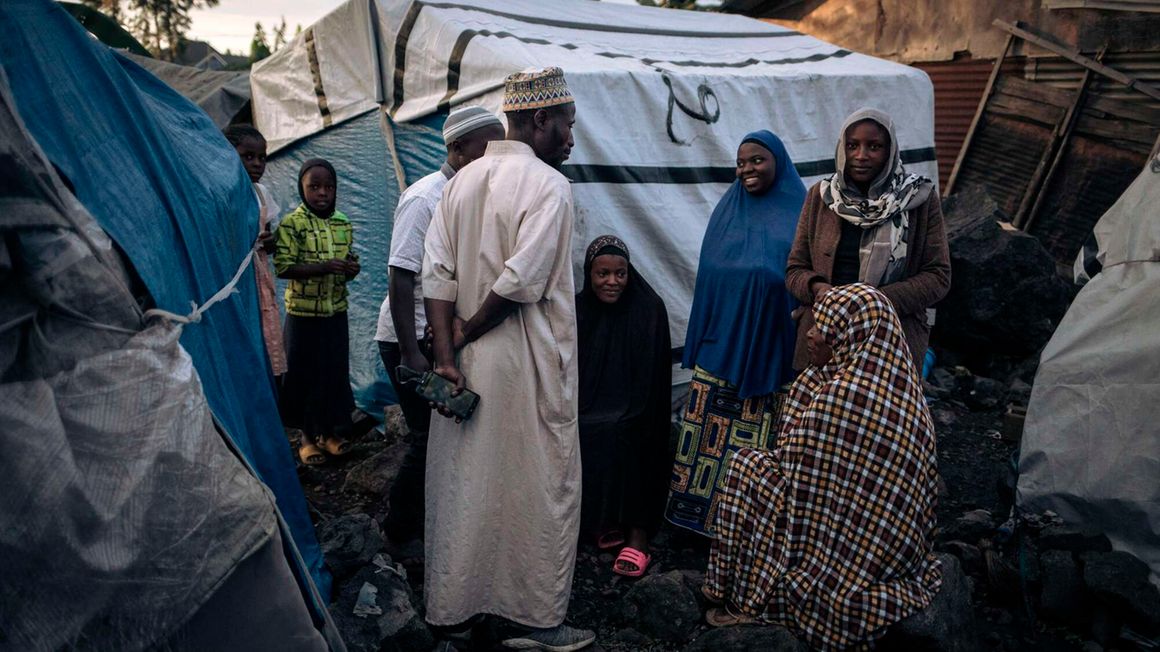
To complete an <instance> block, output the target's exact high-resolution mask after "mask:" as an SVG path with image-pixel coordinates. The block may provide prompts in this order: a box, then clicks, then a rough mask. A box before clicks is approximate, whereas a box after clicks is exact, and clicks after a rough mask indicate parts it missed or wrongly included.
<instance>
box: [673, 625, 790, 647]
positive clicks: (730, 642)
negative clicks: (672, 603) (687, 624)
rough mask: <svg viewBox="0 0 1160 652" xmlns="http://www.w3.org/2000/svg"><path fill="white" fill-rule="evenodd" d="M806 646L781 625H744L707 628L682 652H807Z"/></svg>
mask: <svg viewBox="0 0 1160 652" xmlns="http://www.w3.org/2000/svg"><path fill="white" fill-rule="evenodd" d="M809 649H810V648H809V646H808V645H806V644H805V643H804V642H803V641H801V640H799V639H797V638H796V637H795V636H794V635H793V634H791V633H790V631H789V630H788V629H786V628H784V627H777V626H774V625H764V626H759V625H747V626H744V627H721V628H717V629H710V630H709V631H707V632H705V633H704V634H702V635H700V636H698V637H697V639H696V640H695V641H693V642H692V643H690V644H689V645H688V646H687V647H686V648H685V652H724V651H725V650H728V651H729V652H809Z"/></svg>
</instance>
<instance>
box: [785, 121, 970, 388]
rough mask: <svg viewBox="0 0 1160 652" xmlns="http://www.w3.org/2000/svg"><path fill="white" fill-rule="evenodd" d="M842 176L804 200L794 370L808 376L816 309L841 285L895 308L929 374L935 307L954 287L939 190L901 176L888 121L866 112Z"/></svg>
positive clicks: (845, 128) (795, 288) (794, 256)
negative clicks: (878, 296)
mask: <svg viewBox="0 0 1160 652" xmlns="http://www.w3.org/2000/svg"><path fill="white" fill-rule="evenodd" d="M834 164H835V168H836V172H834V175H833V176H832V177H830V178H829V179H825V180H823V181H819V182H818V183H817V184H815V185H814V186H813V187H812V188H810V190H809V193H808V194H807V195H806V203H805V206H803V207H802V214H801V218H800V219H799V220H798V226H797V234H796V235H795V236H794V243H793V248H792V249H791V250H790V253H789V264H788V267H787V269H786V286H787V287H788V288H789V291H790V293H791V294H793V295H794V296H795V297H797V299H798V300H799V301H801V302H802V304H804V305H803V307H802V308H799V309H798V310H797V311H796V312H797V313H798V316H799V322H798V329H797V346H796V348H795V351H794V363H793V364H794V369H799V370H800V369H804V368H805V367H806V365H807V363H808V361H807V359H806V333H807V332H809V330H810V327H812V326H813V321H814V319H813V313H812V310H810V308H809V306H810V305H812V304H813V303H814V299H815V297H821V296H822V295H823V294H825V292H826V290H829V289H830V287H832V286H835V285H848V284H850V283H858V282H862V283H868V284H870V285H873V286H875V287H877V288H879V289H880V290H881V291H882V293H883V294H885V295H886V296H887V297H888V298H889V299H890V301H891V303H893V304H894V310H895V312H897V313H898V318H899V321H900V322H901V323H902V330H903V334H904V335H905V337H906V342H907V344H908V345H909V348H910V354H911V359H912V362H913V363H914V368H915V371H916V373H920V372H921V370H922V361H923V357H924V356H925V355H926V348H927V342H928V340H929V338H930V327H931V325H932V324H933V323H934V311H933V309H931V306H933V305H934V304H935V303H936V302H938V301H939V300H940V299H942V298H943V297H944V296H946V293H947V291H948V290H949V289H950V287H951V264H950V252H949V250H948V249H947V239H946V231H945V229H944V227H943V218H942V208H941V206H940V203H939V197H938V191H936V190H935V189H934V184H933V183H932V182H931V181H930V180H929V179H926V178H924V177H921V176H919V175H916V174H908V173H907V172H906V171H905V170H904V169H903V167H902V159H901V155H900V152H899V146H898V138H897V136H896V134H895V132H894V124H893V123H892V122H891V120H890V118H889V116H887V115H886V114H884V113H882V112H881V111H876V110H874V109H861V110H859V111H856V112H854V113H853V114H852V115H851V116H850V117H849V118H846V122H845V124H843V125H842V133H841V138H840V140H839V141H838V149H837V155H836V159H835V161H834Z"/></svg>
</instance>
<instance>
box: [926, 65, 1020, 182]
mask: <svg viewBox="0 0 1160 652" xmlns="http://www.w3.org/2000/svg"><path fill="white" fill-rule="evenodd" d="M1022 65H1023V62H1022V58H1018V59H1016V58H1014V57H1010V58H1008V59H1007V61H1005V62H1004V64H1003V69H1004V72H1011V71H1015V70H1018V69H1020V68H1021V67H1022ZM994 66H995V61H994V59H969V58H968V59H959V60H956V61H933V62H924V63H916V64H914V67H916V68H918V69H920V70H922V71H923V72H925V73H926V74H927V75H929V76H930V81H931V83H932V84H933V85H934V147H935V153H936V155H937V157H938V175H939V187H946V183H947V178H948V177H950V174H951V169H952V168H954V165H955V159H956V158H957V157H958V155H959V150H960V149H962V146H963V140H964V139H965V138H966V136H967V130H968V129H970V127H971V119H972V118H974V116H975V110H976V109H977V108H978V106H979V100H981V99H982V98H983V90H984V89H986V87H987V79H988V78H989V77H990V76H991V69H992V68H993V67H994Z"/></svg>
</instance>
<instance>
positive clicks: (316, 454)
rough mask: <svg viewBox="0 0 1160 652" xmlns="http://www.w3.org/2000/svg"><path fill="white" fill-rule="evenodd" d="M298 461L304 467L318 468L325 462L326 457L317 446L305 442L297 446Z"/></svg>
mask: <svg viewBox="0 0 1160 652" xmlns="http://www.w3.org/2000/svg"><path fill="white" fill-rule="evenodd" d="M298 459H299V460H301V461H302V463H303V464H305V465H306V466H318V465H319V464H323V463H325V462H326V456H325V455H323V454H322V451H320V450H319V449H318V446H315V445H314V444H312V443H311V442H308V441H305V440H304V441H303V442H302V443H301V444H300V445H299V446H298Z"/></svg>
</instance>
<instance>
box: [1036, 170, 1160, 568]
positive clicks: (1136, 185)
mask: <svg viewBox="0 0 1160 652" xmlns="http://www.w3.org/2000/svg"><path fill="white" fill-rule="evenodd" d="M1157 206H1160V160H1155V159H1154V160H1153V161H1152V162H1151V163H1150V164H1149V165H1148V166H1147V167H1146V168H1145V169H1144V171H1143V172H1142V173H1140V176H1139V177H1137V178H1136V181H1135V182H1133V183H1132V185H1131V186H1129V187H1128V189H1127V190H1126V191H1125V192H1124V194H1123V196H1121V197H1120V199H1119V201H1117V202H1116V203H1115V204H1114V205H1113V206H1112V207H1111V208H1110V209H1108V212H1107V213H1105V214H1104V216H1103V217H1102V218H1100V221H1099V223H1098V224H1096V228H1095V239H1096V243H1097V246H1098V250H1099V252H1098V254H1097V255H1096V258H1097V259H1098V260H1099V262H1100V263H1101V264H1102V265H1103V269H1102V270H1101V271H1100V272H1099V273H1098V274H1096V275H1095V276H1093V277H1092V279H1091V280H1090V281H1089V282H1088V283H1087V285H1085V286H1084V288H1083V290H1081V291H1080V293H1079V295H1078V296H1077V297H1076V299H1075V301H1074V302H1073V303H1072V304H1071V308H1070V309H1069V310H1068V311H1067V315H1066V316H1064V318H1063V321H1062V322H1060V324H1059V328H1058V329H1056V331H1055V335H1054V336H1053V337H1052V338H1051V341H1050V342H1048V344H1047V348H1045V349H1044V351H1043V355H1042V357H1041V361H1040V365H1039V372H1038V373H1037V374H1036V376H1035V386H1034V389H1033V390H1032V394H1031V403H1030V405H1029V407H1028V410H1027V421H1026V426H1025V428H1024V433H1023V444H1022V451H1021V458H1020V460H1019V491H1018V503H1019V508H1020V509H1022V510H1026V511H1043V510H1047V509H1050V510H1052V511H1055V512H1056V513H1058V514H1059V515H1060V516H1062V517H1063V518H1064V520H1066V521H1068V522H1071V523H1074V524H1080V525H1085V526H1090V527H1093V528H1096V529H1098V530H1100V531H1103V532H1105V533H1106V534H1107V535H1108V538H1109V539H1111V541H1112V545H1114V546H1115V547H1116V548H1117V549H1120V550H1126V551H1128V552H1130V553H1132V554H1134V555H1136V556H1137V557H1139V558H1140V559H1142V560H1144V561H1145V562H1147V563H1148V564H1149V565H1150V566H1151V568H1152V579H1153V581H1154V582H1156V581H1157V580H1158V577H1160V429H1158V428H1157V423H1160V329H1157V324H1160V294H1158V293H1157V291H1156V289H1157V288H1160V209H1157Z"/></svg>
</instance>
